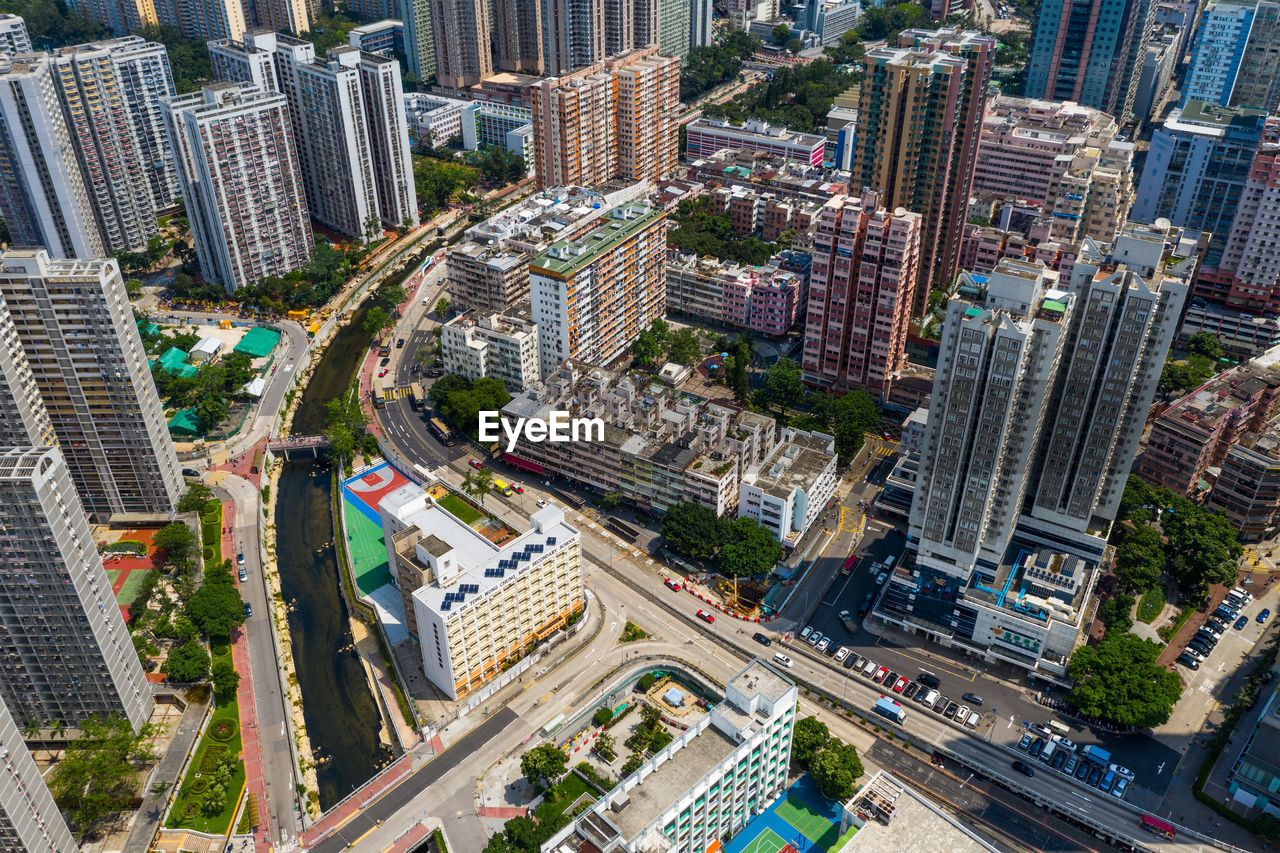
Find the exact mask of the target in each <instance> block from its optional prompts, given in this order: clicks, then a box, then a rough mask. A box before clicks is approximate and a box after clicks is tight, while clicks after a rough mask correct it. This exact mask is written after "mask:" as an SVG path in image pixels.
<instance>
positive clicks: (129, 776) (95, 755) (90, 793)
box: [49, 717, 156, 837]
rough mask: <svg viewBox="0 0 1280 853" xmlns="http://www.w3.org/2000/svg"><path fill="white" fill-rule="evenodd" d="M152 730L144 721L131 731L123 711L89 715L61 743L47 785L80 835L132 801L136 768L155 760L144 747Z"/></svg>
mask: <svg viewBox="0 0 1280 853" xmlns="http://www.w3.org/2000/svg"><path fill="white" fill-rule="evenodd" d="M155 733H156V730H155V726H153V725H152V724H150V723H146V724H144V725H143V726H142V727H141V728H139V729H138V731H137V732H134V730H133V727H132V726H131V725H130V724H129V721H128V720H126V719H124V718H123V717H111V718H109V719H106V720H103V719H99V718H97V717H90V718H89V719H87V720H85V721H84V722H82V723H81V724H80V737H79V738H77V739H76V740H73V741H70V742H69V743H68V744H67V748H66V751H65V753H64V755H63V758H62V760H61V761H59V762H58V764H57V766H55V767H54V769H53V773H52V774H50V776H49V790H50V792H52V794H53V798H54V799H55V800H56V801H57V803H58V806H59V807H60V808H61V809H62V813H63V814H64V815H65V816H66V817H67V820H68V821H69V822H70V823H71V826H72V828H73V829H74V830H75V831H76V833H77V834H78V835H80V836H81V837H83V836H85V835H87V834H89V833H91V832H93V831H94V830H95V829H96V828H97V827H98V826H100V825H101V824H102V823H103V822H104V821H105V820H107V819H108V818H109V817H111V816H112V815H115V814H117V813H119V812H123V811H125V810H126V809H127V808H128V807H129V805H130V804H131V803H132V802H133V798H134V796H135V791H136V790H137V787H138V777H139V773H140V771H141V768H142V767H143V766H145V765H147V764H149V763H151V762H153V761H155V760H156V756H155V754H154V753H152V752H151V751H150V750H149V749H148V748H147V742H148V740H149V739H150V738H151V737H153V736H154V735H155Z"/></svg>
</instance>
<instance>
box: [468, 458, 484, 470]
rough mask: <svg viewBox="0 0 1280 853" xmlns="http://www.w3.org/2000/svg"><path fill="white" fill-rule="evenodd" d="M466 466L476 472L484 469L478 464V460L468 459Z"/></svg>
mask: <svg viewBox="0 0 1280 853" xmlns="http://www.w3.org/2000/svg"><path fill="white" fill-rule="evenodd" d="M467 464H468V465H470V466H471V467H472V468H475V469H477V470H478V469H480V468H483V467H484V466H483V465H481V464H480V460H478V459H468V460H467Z"/></svg>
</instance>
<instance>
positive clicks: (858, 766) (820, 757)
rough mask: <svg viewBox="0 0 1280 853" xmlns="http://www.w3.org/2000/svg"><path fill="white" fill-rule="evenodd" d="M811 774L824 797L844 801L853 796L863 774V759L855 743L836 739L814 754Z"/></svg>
mask: <svg viewBox="0 0 1280 853" xmlns="http://www.w3.org/2000/svg"><path fill="white" fill-rule="evenodd" d="M809 775H810V776H812V777H813V781H815V782H817V783H818V790H819V791H821V792H822V795H823V796H824V797H828V798H830V799H833V800H840V801H844V800H847V799H849V798H850V797H852V796H853V792H854V790H855V789H856V786H857V782H858V777H859V776H861V775H862V759H860V758H859V757H858V750H857V748H856V747H854V745H853V744H851V743H841V742H840V741H835V742H833V743H832V744H831V745H829V746H828V747H827V748H826V749H823V750H820V751H819V752H818V753H817V754H815V755H814V756H813V760H812V761H810V762H809Z"/></svg>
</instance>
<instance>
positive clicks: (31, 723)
mask: <svg viewBox="0 0 1280 853" xmlns="http://www.w3.org/2000/svg"><path fill="white" fill-rule="evenodd" d="M38 734H40V721H39V720H37V719H36V718H35V717H29V718H28V719H27V722H26V723H25V724H24V725H23V726H22V736H23V737H24V738H27V739H28V740H34V739H35V736H36V735H38Z"/></svg>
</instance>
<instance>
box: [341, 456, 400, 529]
mask: <svg viewBox="0 0 1280 853" xmlns="http://www.w3.org/2000/svg"><path fill="white" fill-rule="evenodd" d="M408 483H409V480H408V478H407V477H405V476H404V475H403V474H401V473H400V472H399V471H397V470H396V469H395V468H392V467H391V463H390V462H383V463H381V464H380V465H375V466H374V467H372V468H370V469H369V470H368V471H365V472H363V473H360V474H357V475H356V476H354V477H352V478H350V479H348V480H346V481H344V482H343V484H342V496H343V497H344V498H347V499H348V500H350V501H351V503H352V504H353V505H355V507H356V509H358V510H360V512H361V513H363V514H364V516H365V517H366V518H368V519H369V520H370V521H372V522H374V523H375V524H378V525H379V526H381V521H380V520H379V518H378V504H380V503H382V499H383V498H385V497H386V496H387V495H389V494H391V493H392V492H394V491H395V490H396V489H398V488H400V487H401V486H405V485H408Z"/></svg>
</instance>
